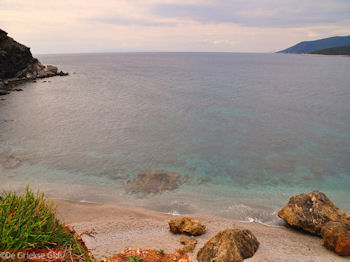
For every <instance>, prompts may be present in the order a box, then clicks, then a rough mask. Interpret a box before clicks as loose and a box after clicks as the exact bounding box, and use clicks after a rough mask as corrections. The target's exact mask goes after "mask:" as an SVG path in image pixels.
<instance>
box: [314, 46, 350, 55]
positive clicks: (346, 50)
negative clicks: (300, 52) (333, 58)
mask: <svg viewBox="0 0 350 262" xmlns="http://www.w3.org/2000/svg"><path fill="white" fill-rule="evenodd" d="M310 54H317V55H350V45H346V46H337V47H332V48H326V49H321V50H317V51H313V52H310Z"/></svg>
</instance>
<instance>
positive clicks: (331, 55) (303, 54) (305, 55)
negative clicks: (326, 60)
mask: <svg viewBox="0 0 350 262" xmlns="http://www.w3.org/2000/svg"><path fill="white" fill-rule="evenodd" d="M301 55H302V56H336V57H350V55H324V54H301Z"/></svg>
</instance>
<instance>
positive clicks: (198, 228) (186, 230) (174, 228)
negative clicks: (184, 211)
mask: <svg viewBox="0 0 350 262" xmlns="http://www.w3.org/2000/svg"><path fill="white" fill-rule="evenodd" d="M169 229H170V231H171V232H173V233H174V234H187V235H191V236H199V235H202V234H204V233H205V230H206V226H205V225H203V224H201V223H200V222H199V221H198V220H196V219H193V218H191V217H178V218H176V219H172V220H170V221H169Z"/></svg>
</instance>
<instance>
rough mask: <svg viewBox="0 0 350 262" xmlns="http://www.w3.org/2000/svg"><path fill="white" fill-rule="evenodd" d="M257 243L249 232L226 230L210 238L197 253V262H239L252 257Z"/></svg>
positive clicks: (257, 245)
mask: <svg viewBox="0 0 350 262" xmlns="http://www.w3.org/2000/svg"><path fill="white" fill-rule="evenodd" d="M258 247H259V242H258V240H257V239H256V237H255V236H254V235H253V233H252V232H251V231H249V230H239V229H227V230H224V231H221V232H219V233H218V234H217V235H216V236H214V237H213V238H211V239H210V240H209V241H208V242H207V243H206V244H205V245H204V246H203V247H202V248H201V249H200V250H199V252H198V254H197V259H198V262H211V261H215V262H241V261H243V260H244V259H246V258H249V257H252V256H253V255H254V254H255V252H256V250H257V249H258Z"/></svg>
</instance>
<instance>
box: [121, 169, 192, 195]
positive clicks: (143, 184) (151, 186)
mask: <svg viewBox="0 0 350 262" xmlns="http://www.w3.org/2000/svg"><path fill="white" fill-rule="evenodd" d="M187 180H188V176H187V175H184V176H182V175H181V174H178V173H175V172H171V171H167V170H163V169H161V170H157V169H155V170H153V169H145V170H141V171H140V172H139V174H138V175H137V176H136V177H135V178H134V179H133V180H131V181H130V183H128V184H126V185H125V190H126V191H127V192H128V193H132V194H138V193H140V194H143V195H147V194H157V193H162V192H164V191H169V190H174V189H177V188H178V187H179V186H180V185H182V184H183V183H185V182H186V181H187Z"/></svg>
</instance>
